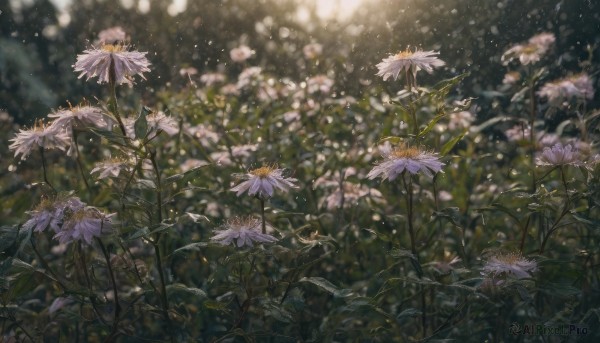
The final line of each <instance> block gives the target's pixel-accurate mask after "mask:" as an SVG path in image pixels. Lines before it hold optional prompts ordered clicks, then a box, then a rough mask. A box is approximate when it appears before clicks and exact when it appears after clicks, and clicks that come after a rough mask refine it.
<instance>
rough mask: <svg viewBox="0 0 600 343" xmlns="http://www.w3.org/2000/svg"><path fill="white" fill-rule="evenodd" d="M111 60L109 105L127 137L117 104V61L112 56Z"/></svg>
mask: <svg viewBox="0 0 600 343" xmlns="http://www.w3.org/2000/svg"><path fill="white" fill-rule="evenodd" d="M110 58H111V61H110V68H109V70H108V87H109V92H110V101H109V103H108V105H109V110H110V111H111V112H112V114H113V115H114V116H115V119H117V122H118V123H119V128H120V129H121V132H122V133H123V136H124V137H127V131H125V125H124V124H123V120H122V119H121V115H119V105H118V103H117V83H116V79H117V76H116V72H115V61H114V59H113V57H112V56H111V57H110Z"/></svg>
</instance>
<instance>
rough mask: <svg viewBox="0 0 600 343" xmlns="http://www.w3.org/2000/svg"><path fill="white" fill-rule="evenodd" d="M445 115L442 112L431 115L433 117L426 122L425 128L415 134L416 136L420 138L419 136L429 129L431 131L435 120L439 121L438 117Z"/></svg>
mask: <svg viewBox="0 0 600 343" xmlns="http://www.w3.org/2000/svg"><path fill="white" fill-rule="evenodd" d="M445 116H446V114H445V113H442V114H438V115H436V116H435V117H433V119H431V120H430V121H429V123H427V126H425V128H424V129H423V130H421V132H419V134H418V135H417V138H421V137H423V136H425V135H426V134H427V133H428V132H429V131H431V130H432V129H433V128H434V127H435V124H437V122H438V121H440V119H442V118H444V117H445Z"/></svg>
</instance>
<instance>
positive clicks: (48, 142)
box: [8, 120, 70, 160]
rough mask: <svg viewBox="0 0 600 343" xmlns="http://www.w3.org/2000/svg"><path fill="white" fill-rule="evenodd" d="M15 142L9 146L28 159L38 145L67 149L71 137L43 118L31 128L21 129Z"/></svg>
mask: <svg viewBox="0 0 600 343" xmlns="http://www.w3.org/2000/svg"><path fill="white" fill-rule="evenodd" d="M9 141H11V142H13V143H12V144H11V145H10V146H9V147H8V148H9V149H10V150H14V151H15V157H17V156H18V155H19V154H20V155H21V160H25V159H27V156H29V154H30V153H31V150H32V149H35V148H36V147H39V148H43V149H54V148H58V149H60V150H62V151H65V148H66V147H67V146H69V143H70V137H69V135H68V134H67V133H65V132H64V131H62V130H59V129H58V128H57V127H56V126H53V125H45V124H44V123H43V122H42V121H41V120H39V121H36V122H35V124H34V126H33V127H32V128H31V129H28V130H23V129H20V130H19V133H17V135H16V136H15V138H13V139H10V140H9Z"/></svg>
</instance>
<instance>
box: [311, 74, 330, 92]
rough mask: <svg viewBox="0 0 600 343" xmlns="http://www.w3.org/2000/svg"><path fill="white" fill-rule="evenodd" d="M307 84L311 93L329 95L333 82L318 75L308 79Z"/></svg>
mask: <svg viewBox="0 0 600 343" xmlns="http://www.w3.org/2000/svg"><path fill="white" fill-rule="evenodd" d="M306 84H307V87H308V92H309V93H317V92H321V93H324V94H327V93H329V91H331V87H332V86H333V80H332V79H330V78H328V77H327V76H325V75H316V76H313V77H311V78H310V79H308V80H307V81H306Z"/></svg>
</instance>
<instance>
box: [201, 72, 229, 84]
mask: <svg viewBox="0 0 600 343" xmlns="http://www.w3.org/2000/svg"><path fill="white" fill-rule="evenodd" d="M224 81H225V75H224V74H222V73H206V74H203V75H202V76H200V82H202V83H204V84H205V85H207V86H209V87H210V86H212V85H214V84H216V83H221V82H224Z"/></svg>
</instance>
